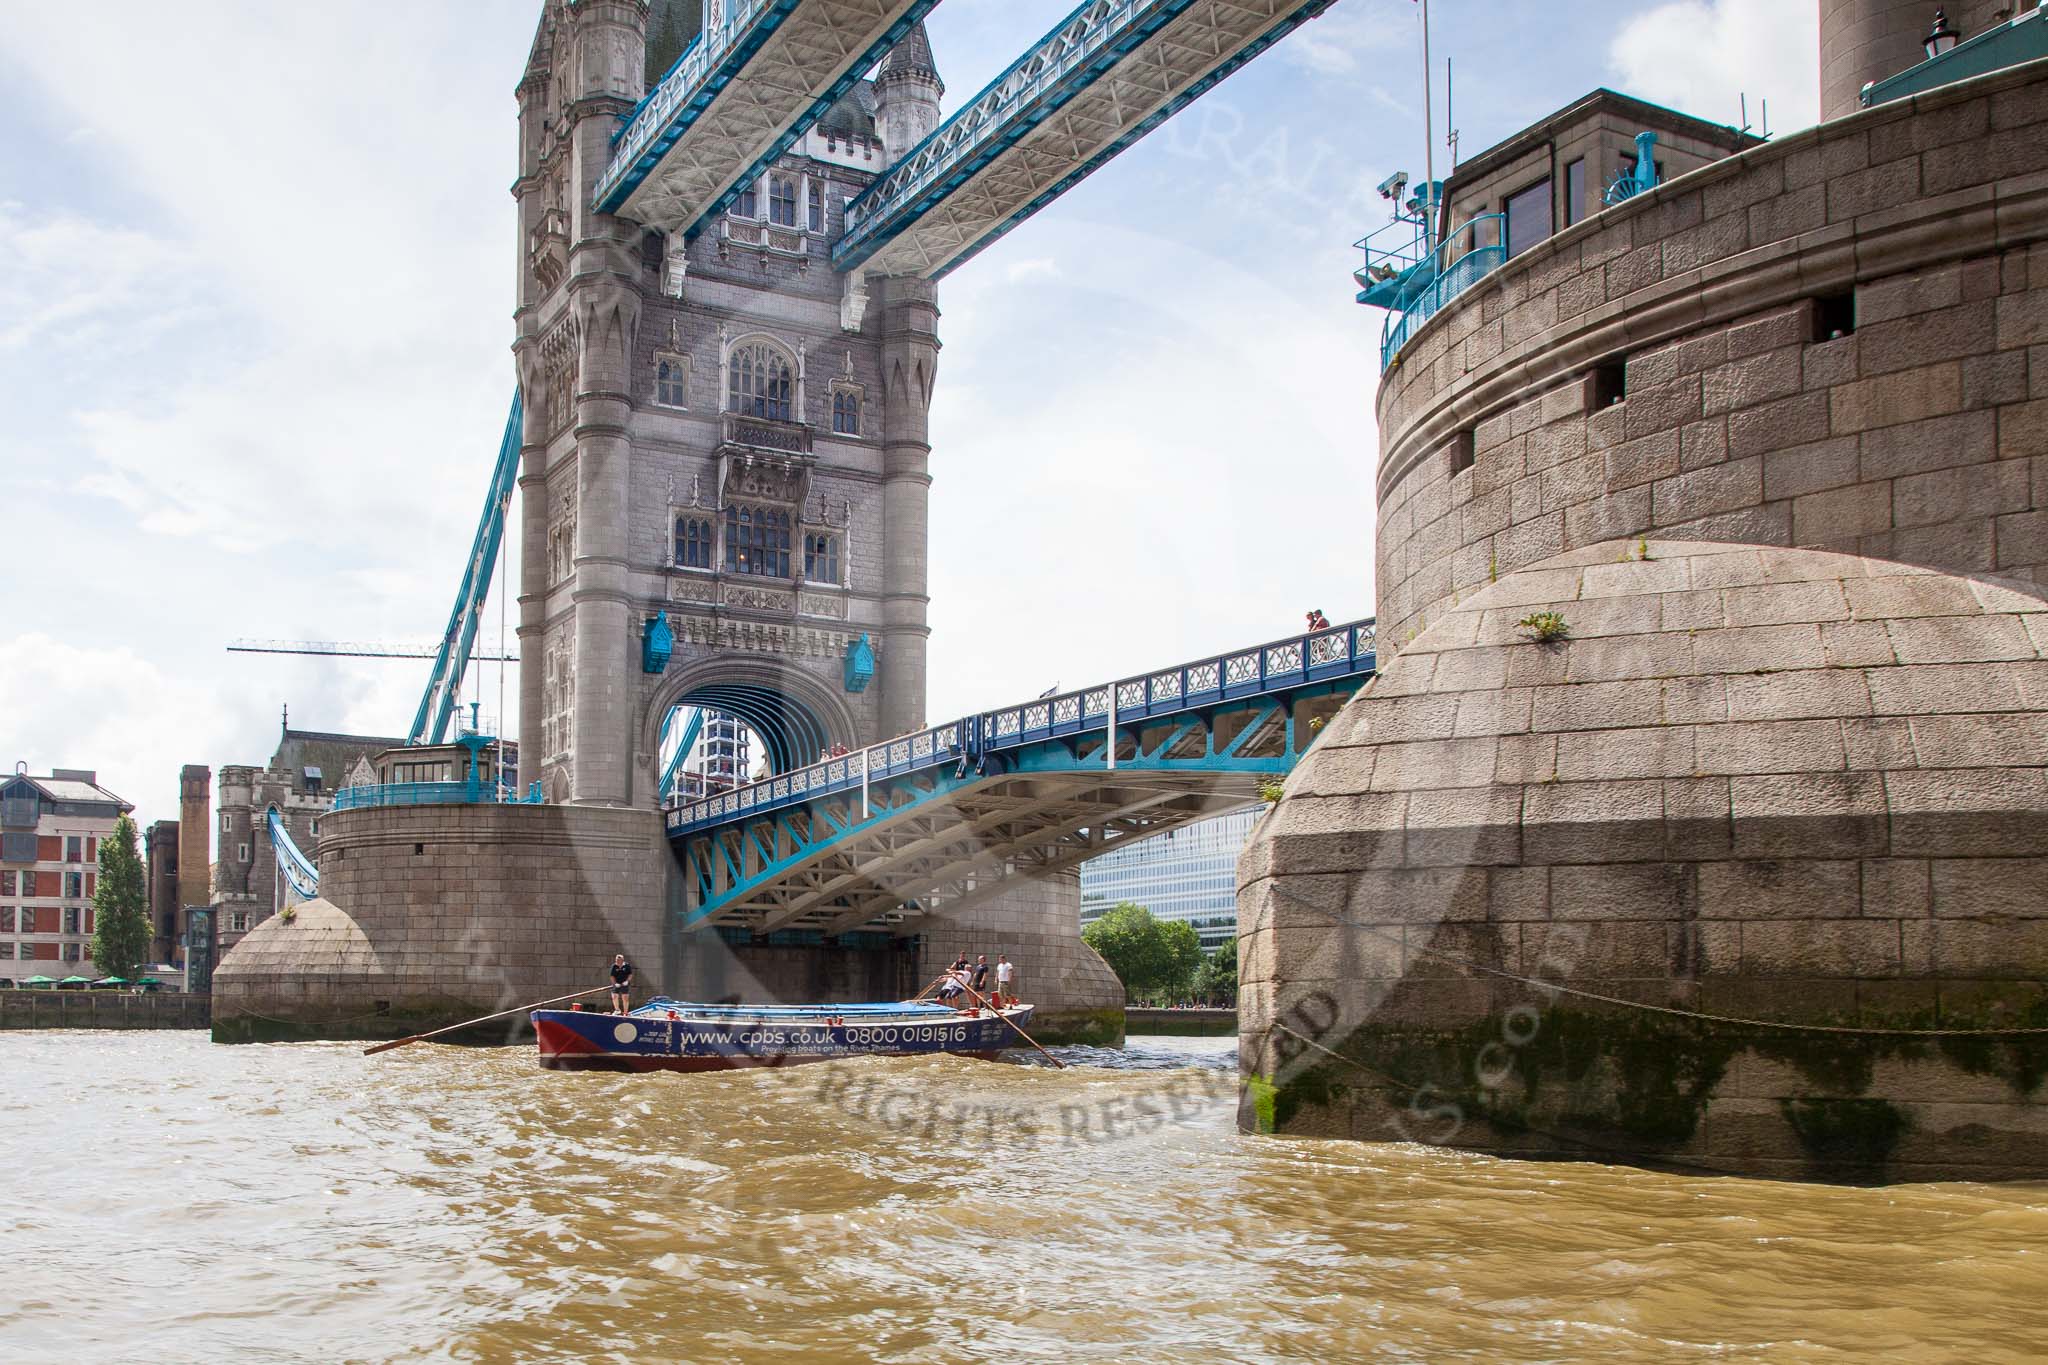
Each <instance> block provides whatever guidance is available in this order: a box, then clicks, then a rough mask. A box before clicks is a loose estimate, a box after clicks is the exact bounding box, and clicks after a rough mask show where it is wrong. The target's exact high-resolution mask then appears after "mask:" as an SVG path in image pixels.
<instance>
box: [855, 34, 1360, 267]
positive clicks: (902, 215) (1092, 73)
mask: <svg viewBox="0 0 2048 1365" xmlns="http://www.w3.org/2000/svg"><path fill="white" fill-rule="evenodd" d="M1196 3H1198V0H1085V2H1084V3H1083V4H1082V5H1080V6H1079V7H1078V8H1076V9H1075V10H1074V11H1073V12H1072V13H1071V14H1069V15H1067V17H1066V18H1064V19H1062V20H1061V21H1060V22H1059V23H1058V24H1056V25H1054V27H1053V28H1052V30H1051V31H1050V32H1048V33H1047V34H1046V35H1045V36H1044V37H1043V38H1041V39H1039V40H1038V42H1036V43H1034V44H1032V46H1031V47H1030V48H1029V49H1028V50H1027V51H1026V52H1025V53H1024V55H1023V56H1022V57H1020V58H1018V59H1017V60H1016V61H1015V62H1014V63H1012V64H1011V65H1010V67H1009V68H1008V69H1007V70H1005V71H1004V72H1003V74H1002V75H1000V76H998V77H996V78H995V80H993V81H991V82H989V84H988V85H987V86H986V87H984V88H983V89H982V91H981V92H980V93H979V94H977V95H976V96H975V97H974V98H973V99H972V100H970V101H968V102H967V103H966V104H965V105H963V106H962V107H961V108H960V109H959V111H958V112H956V113H955V114H954V115H953V117H951V118H949V119H947V120H946V121H945V122H944V123H942V124H940V125H939V126H938V127H937V128H936V129H934V130H933V131H932V132H931V134H930V135H929V136H927V137H926V138H925V139H924V140H923V141H922V142H920V143H918V145H917V146H915V147H913V148H912V149H911V150H910V151H909V153H907V154H906V155H905V156H904V157H903V158H902V159H901V160H900V161H898V162H897V163H896V164H895V165H894V166H893V167H891V168H890V169H889V170H888V171H887V172H885V173H884V174H883V175H882V176H881V178H880V179H878V180H876V181H875V182H874V183H873V184H871V185H870V186H868V188H867V189H865V190H863V191H862V192H861V193H860V194H859V195H858V196H856V197H855V198H854V200H853V201H852V202H851V203H850V204H849V205H848V206H847V212H846V222H847V229H846V232H845V233H844V235H842V236H841V237H840V239H839V240H838V241H837V242H835V243H834V244H833V247H832V268H833V269H835V270H838V271H840V272H842V273H843V272H846V271H850V270H854V269H856V268H858V267H859V266H860V265H861V264H862V263H863V262H865V261H867V260H868V259H869V258H870V257H872V256H874V255H875V254H876V253H877V252H879V251H880V250H882V248H883V247H885V246H887V245H888V244H889V243H890V242H892V241H894V240H895V239H896V238H897V237H899V236H901V235H902V234H903V233H904V232H906V231H908V230H910V229H911V228H912V227H914V226H915V225H916V224H917V222H918V220H919V219H921V218H923V217H924V215H925V214H927V213H929V212H931V211H932V210H933V209H934V208H936V207H937V206H938V205H939V204H941V203H943V202H944V201H945V200H946V198H947V197H948V196H950V195H951V194H952V193H953V192H954V191H956V190H958V189H959V188H960V187H961V186H963V185H965V184H966V183H967V182H968V181H970V180H972V179H973V178H974V177H975V176H976V175H978V174H979V173H980V172H981V171H983V170H984V169H986V168H987V167H988V166H989V165H991V164H992V163H994V162H995V161H996V160H997V158H999V157H1000V156H1002V155H1003V153H1005V152H1007V151H1008V150H1009V149H1010V148H1011V147H1013V146H1015V145H1016V144H1017V143H1018V142H1019V141H1021V140H1022V139H1023V138H1024V137H1025V136H1026V135H1027V134H1028V133H1030V131H1031V130H1032V129H1033V128H1036V127H1037V126H1038V125H1039V124H1040V123H1042V122H1044V121H1045V120H1046V119H1047V118H1049V117H1051V116H1052V115H1053V114H1054V113H1056V112H1058V111H1059V110H1060V109H1061V108H1063V107H1064V106H1065V105H1067V104H1068V103H1070V102H1071V101H1072V100H1074V98H1075V97H1077V96H1078V95H1080V94H1081V93H1082V92H1083V91H1085V90H1087V89H1088V88H1089V87H1090V86H1092V85H1093V84H1095V82H1096V81H1097V80H1099V79H1101V78H1102V77H1103V76H1105V75H1107V74H1109V73H1110V72H1111V71H1113V70H1115V68H1116V67H1117V65H1118V64H1119V63H1120V62H1122V61H1124V60H1125V59H1126V58H1127V57H1129V56H1130V55H1131V54H1132V53H1133V52H1135V51H1136V50H1137V49H1139V48H1140V47H1143V46H1144V45H1145V44H1146V43H1148V42H1150V41H1151V40H1152V39H1153V37H1154V36H1156V35H1157V34H1158V32H1159V31H1160V30H1161V29H1162V28H1164V27H1165V26H1166V25H1167V24H1168V23H1170V22H1172V21H1173V20H1174V19H1176V18H1178V17H1179V16H1180V15H1181V14H1182V13H1183V12H1184V11H1186V10H1188V9H1189V8H1191V7H1192V6H1193V5H1195V4H1196ZM1333 3H1335V0H1304V3H1302V4H1301V5H1299V6H1298V7H1296V8H1294V9H1293V10H1291V11H1289V12H1288V13H1286V14H1285V15H1283V16H1281V18H1280V19H1279V21H1278V22H1277V23H1275V24H1274V25H1272V26H1271V27H1270V28H1268V29H1266V30H1265V31H1264V32H1262V33H1261V34H1260V35H1259V36H1258V37H1257V38H1256V39H1254V40H1253V41H1252V42H1250V43H1247V44H1245V45H1244V46H1242V47H1240V48H1239V49H1238V50H1237V51H1235V52H1233V53H1232V54H1231V55H1230V56H1229V57H1228V58H1226V59H1225V60H1224V61H1223V62H1222V63H1221V64H1219V65H1218V66H1216V67H1215V68H1213V69H1212V70H1211V71H1209V72H1208V73H1207V74H1206V75H1204V76H1203V77H1201V78H1200V79H1199V80H1197V81H1195V82H1194V83H1193V84H1192V85H1190V86H1189V87H1188V88H1187V89H1185V90H1183V91H1181V92H1180V93H1179V94H1177V95H1175V96H1174V97H1173V98H1172V99H1171V100H1169V101H1168V102H1167V103H1166V104H1164V105H1162V106H1161V107H1160V108H1158V109H1156V110H1154V111H1153V112H1152V113H1151V114H1150V115H1148V116H1147V117H1145V118H1144V119H1143V120H1141V121H1140V122H1138V123H1136V124H1133V125H1132V126H1131V127H1130V128H1129V129H1127V130H1126V131H1125V132H1124V133H1123V134H1122V135H1121V136H1119V137H1117V138H1116V139H1115V140H1113V141H1111V142H1110V143H1108V144H1107V145H1106V146H1104V147H1103V148H1102V149H1101V150H1100V151H1098V152H1097V153H1096V154H1095V155H1094V156H1092V157H1090V158H1088V159H1087V160H1086V161H1083V162H1081V163H1079V164H1077V165H1076V166H1075V167H1074V168H1073V169H1072V170H1071V171H1069V172H1068V173H1067V174H1066V175H1064V176H1062V177H1061V178H1060V179H1059V180H1058V181H1057V182H1055V183H1054V184H1052V185H1051V186H1048V187H1047V188H1046V189H1045V190H1043V191H1042V192H1041V193H1039V194H1037V195H1036V196H1034V197H1033V198H1032V199H1031V200H1030V201H1029V202H1028V203H1026V204H1025V205H1023V206H1022V207H1021V208H1018V209H1017V210H1016V211H1014V212H1012V213H1011V214H1009V215H1008V216H1006V217H1005V218H1003V219H1002V221H1000V222H998V223H995V224H994V225H992V226H991V227H990V228H989V229H988V230H987V231H986V232H984V233H982V234H981V235H980V236H979V237H977V238H976V239H975V240H974V241H972V242H970V243H969V244H968V245H966V246H965V247H963V248H961V249H960V250H959V251H958V252H957V253H955V254H954V255H952V256H951V257H950V258H949V259H948V260H947V261H946V263H945V264H944V265H943V266H941V267H940V268H939V269H937V270H935V271H933V272H931V278H933V279H941V278H944V277H945V276H946V275H947V274H949V273H951V272H952V271H953V270H955V269H957V268H958V267H959V266H960V265H961V264H962V263H964V262H966V261H967V260H969V259H970V258H972V257H973V256H975V255H976V254H978V253H979V252H981V251H983V250H985V249H986V248H987V247H989V246H990V245H992V244H993V243H994V242H995V241H996V240H997V239H998V238H1000V237H1002V236H1003V235H1004V234H1005V233H1007V232H1009V231H1010V229H1012V228H1014V227H1016V226H1017V225H1018V224H1019V223H1021V222H1023V221H1024V220H1025V219H1027V218H1029V217H1031V216H1032V215H1033V214H1035V213H1037V212H1038V211H1039V210H1040V209H1042V208H1044V207H1046V206H1047V205H1048V204H1050V203H1052V202H1053V201H1054V200H1055V199H1057V198H1059V197H1060V196H1061V195H1063V194H1065V193H1066V192H1067V191H1068V190H1070V189H1072V188H1073V187H1074V186H1075V185H1077V184H1079V183H1080V182H1081V181H1082V180H1085V179H1086V178H1087V177H1089V176H1090V175H1093V174H1094V173H1095V172H1096V171H1097V170H1099V169H1101V168H1102V167H1103V166H1104V165H1106V164H1108V162H1109V161H1111V160H1112V159H1113V158H1115V157H1116V156H1117V155H1118V154H1119V153H1121V152H1123V151H1124V150H1125V149H1127V148H1129V147H1130V146H1131V145H1132V144H1133V143H1135V142H1137V141H1138V140H1139V139H1140V138H1142V137H1144V136H1145V135H1146V134H1147V133H1149V132H1151V131H1152V130H1153V129H1154V128H1157V127H1158V126H1159V125H1160V124H1162V123H1164V122H1165V121H1166V120H1167V119H1169V118H1172V117H1173V116H1174V115H1175V114H1177V113H1179V112H1180V111H1181V110H1182V109H1184V108H1186V107H1187V106H1188V105H1189V104H1190V103H1192V102H1193V101H1194V100H1197V99H1199V98H1201V96H1202V95H1204V94H1206V93H1207V92H1208V91H1209V90H1210V89H1212V88H1213V87H1214V86H1215V85H1216V84H1217V83H1218V82H1220V81H1222V80H1223V79H1224V78H1226V77H1228V76H1229V75H1231V74H1232V73H1233V72H1235V71H1236V70H1237V69H1238V68H1239V67H1241V66H1243V65H1244V64H1245V63H1246V62H1249V61H1250V60H1251V59H1252V58H1254V57H1256V56H1258V55H1259V54H1260V53H1261V52H1264V51H1265V50H1266V49H1267V48H1269V47H1271V46H1272V45H1273V44H1274V43H1276V42H1278V41H1279V40H1280V39H1281V38H1284V37H1285V36H1286V35H1287V34H1289V33H1291V32H1293V31H1294V30H1295V29H1296V28H1298V27H1300V26H1301V25H1302V24H1304V23H1306V22H1307V21H1308V20H1310V19H1312V18H1314V17H1315V16H1317V15H1319V14H1321V13H1322V12H1323V11H1324V10H1326V9H1328V8H1329V7H1330V5H1331V4H1333Z"/></svg>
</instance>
